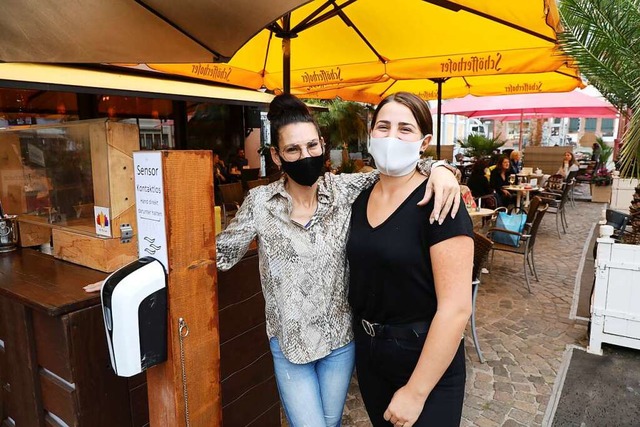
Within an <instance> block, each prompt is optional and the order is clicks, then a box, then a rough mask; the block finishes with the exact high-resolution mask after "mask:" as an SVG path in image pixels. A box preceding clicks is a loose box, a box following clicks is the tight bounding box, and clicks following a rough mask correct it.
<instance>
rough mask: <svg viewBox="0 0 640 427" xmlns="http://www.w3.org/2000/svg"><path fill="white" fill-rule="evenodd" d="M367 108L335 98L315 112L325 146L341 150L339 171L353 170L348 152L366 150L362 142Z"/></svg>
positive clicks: (366, 133) (365, 139)
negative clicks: (320, 110) (325, 108)
mask: <svg viewBox="0 0 640 427" xmlns="http://www.w3.org/2000/svg"><path fill="white" fill-rule="evenodd" d="M367 116H368V111H367V108H366V107H365V106H364V105H363V104H360V103H357V102H351V101H342V100H340V99H336V100H334V101H332V102H331V103H329V106H328V109H327V110H326V111H322V112H320V113H317V115H316V118H317V120H318V124H319V125H320V131H321V133H322V137H323V138H324V140H325V143H326V144H327V147H328V148H329V147H330V148H332V149H336V150H341V151H342V153H341V156H340V158H341V160H342V161H341V164H340V165H338V166H339V171H340V172H344V173H348V172H353V171H354V170H355V165H354V163H353V162H352V161H351V159H350V157H349V153H357V152H363V151H366V149H365V148H364V147H363V143H364V142H365V141H367V138H368V135H369V133H368V130H367Z"/></svg>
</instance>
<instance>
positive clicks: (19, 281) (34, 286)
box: [0, 248, 108, 316]
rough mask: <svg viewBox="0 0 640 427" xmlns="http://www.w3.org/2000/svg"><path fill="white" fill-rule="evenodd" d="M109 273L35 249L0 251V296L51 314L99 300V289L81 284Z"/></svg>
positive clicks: (82, 306)
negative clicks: (1, 252)
mask: <svg viewBox="0 0 640 427" xmlns="http://www.w3.org/2000/svg"><path fill="white" fill-rule="evenodd" d="M107 276H108V273H102V272H100V271H96V270H91V269H90V268H87V267H82V266H79V265H76V264H72V263H70V262H66V261H62V260H59V259H56V258H54V257H52V256H51V255H45V254H43V253H40V252H38V251H36V250H33V249H28V248H18V249H16V250H15V251H12V252H7V253H3V254H0V296H3V297H6V298H10V299H12V300H16V301H18V302H20V303H22V304H25V305H27V306H29V307H31V308H34V309H36V310H38V311H41V312H45V313H47V314H48V315H50V316H60V315H63V314H66V313H69V312H71V311H75V310H80V309H82V308H86V307H91V306H94V305H97V304H100V293H99V292H94V293H87V292H85V291H84V289H83V288H82V287H83V286H85V285H88V284H90V283H94V282H97V281H99V280H104V278H105V277H107Z"/></svg>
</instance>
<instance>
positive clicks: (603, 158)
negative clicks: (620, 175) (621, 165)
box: [596, 137, 613, 169]
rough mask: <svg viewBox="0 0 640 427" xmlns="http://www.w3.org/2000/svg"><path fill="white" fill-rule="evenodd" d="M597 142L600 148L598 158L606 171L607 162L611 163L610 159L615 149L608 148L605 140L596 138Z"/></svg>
mask: <svg viewBox="0 0 640 427" xmlns="http://www.w3.org/2000/svg"><path fill="white" fill-rule="evenodd" d="M596 142H597V143H598V145H599V146H600V157H599V158H598V163H599V164H600V167H601V168H605V169H606V168H607V162H608V161H609V159H610V158H611V155H612V154H613V147H610V146H608V145H607V143H606V142H604V141H603V139H602V138H600V137H597V138H596Z"/></svg>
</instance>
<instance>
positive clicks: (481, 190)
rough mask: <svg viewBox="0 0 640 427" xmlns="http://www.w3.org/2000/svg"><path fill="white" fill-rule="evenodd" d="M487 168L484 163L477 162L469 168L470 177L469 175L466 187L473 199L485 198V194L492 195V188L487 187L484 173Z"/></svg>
mask: <svg viewBox="0 0 640 427" xmlns="http://www.w3.org/2000/svg"><path fill="white" fill-rule="evenodd" d="M487 166H488V164H487V162H486V161H484V160H478V161H477V162H475V163H474V164H473V167H472V168H471V175H469V180H468V181H467V186H468V187H469V189H470V190H471V194H473V197H475V198H478V197H482V196H486V195H487V194H493V188H491V185H489V180H488V179H487V177H486V175H485V172H484V170H485V169H486V168H487Z"/></svg>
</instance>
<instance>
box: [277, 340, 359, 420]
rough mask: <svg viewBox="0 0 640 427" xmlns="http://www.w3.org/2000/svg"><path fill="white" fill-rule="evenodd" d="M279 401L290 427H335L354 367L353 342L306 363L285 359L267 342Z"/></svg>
mask: <svg viewBox="0 0 640 427" xmlns="http://www.w3.org/2000/svg"><path fill="white" fill-rule="evenodd" d="M269 346H270V347H271V354H272V355H273V366H274V368H275V373H276V381H277V383H278V391H279V393H280V400H281V401H282V406H283V407H284V411H285V414H286V415H287V420H288V421H289V424H290V425H291V426H292V427H334V426H336V427H338V426H340V422H341V420H342V411H343V409H344V403H345V400H346V398H347V390H348V389H349V382H350V381H351V375H352V374H353V366H354V364H355V345H354V343H353V341H352V342H350V343H349V344H347V345H345V346H344V347H340V348H338V349H335V350H333V351H332V352H331V353H329V354H328V355H327V356H325V357H323V358H322V359H318V360H315V361H313V362H309V363H305V364H301V365H298V364H295V363H291V362H289V361H288V360H287V358H286V357H285V356H284V354H282V351H281V350H280V345H279V344H278V339H277V338H271V339H270V340H269Z"/></svg>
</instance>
